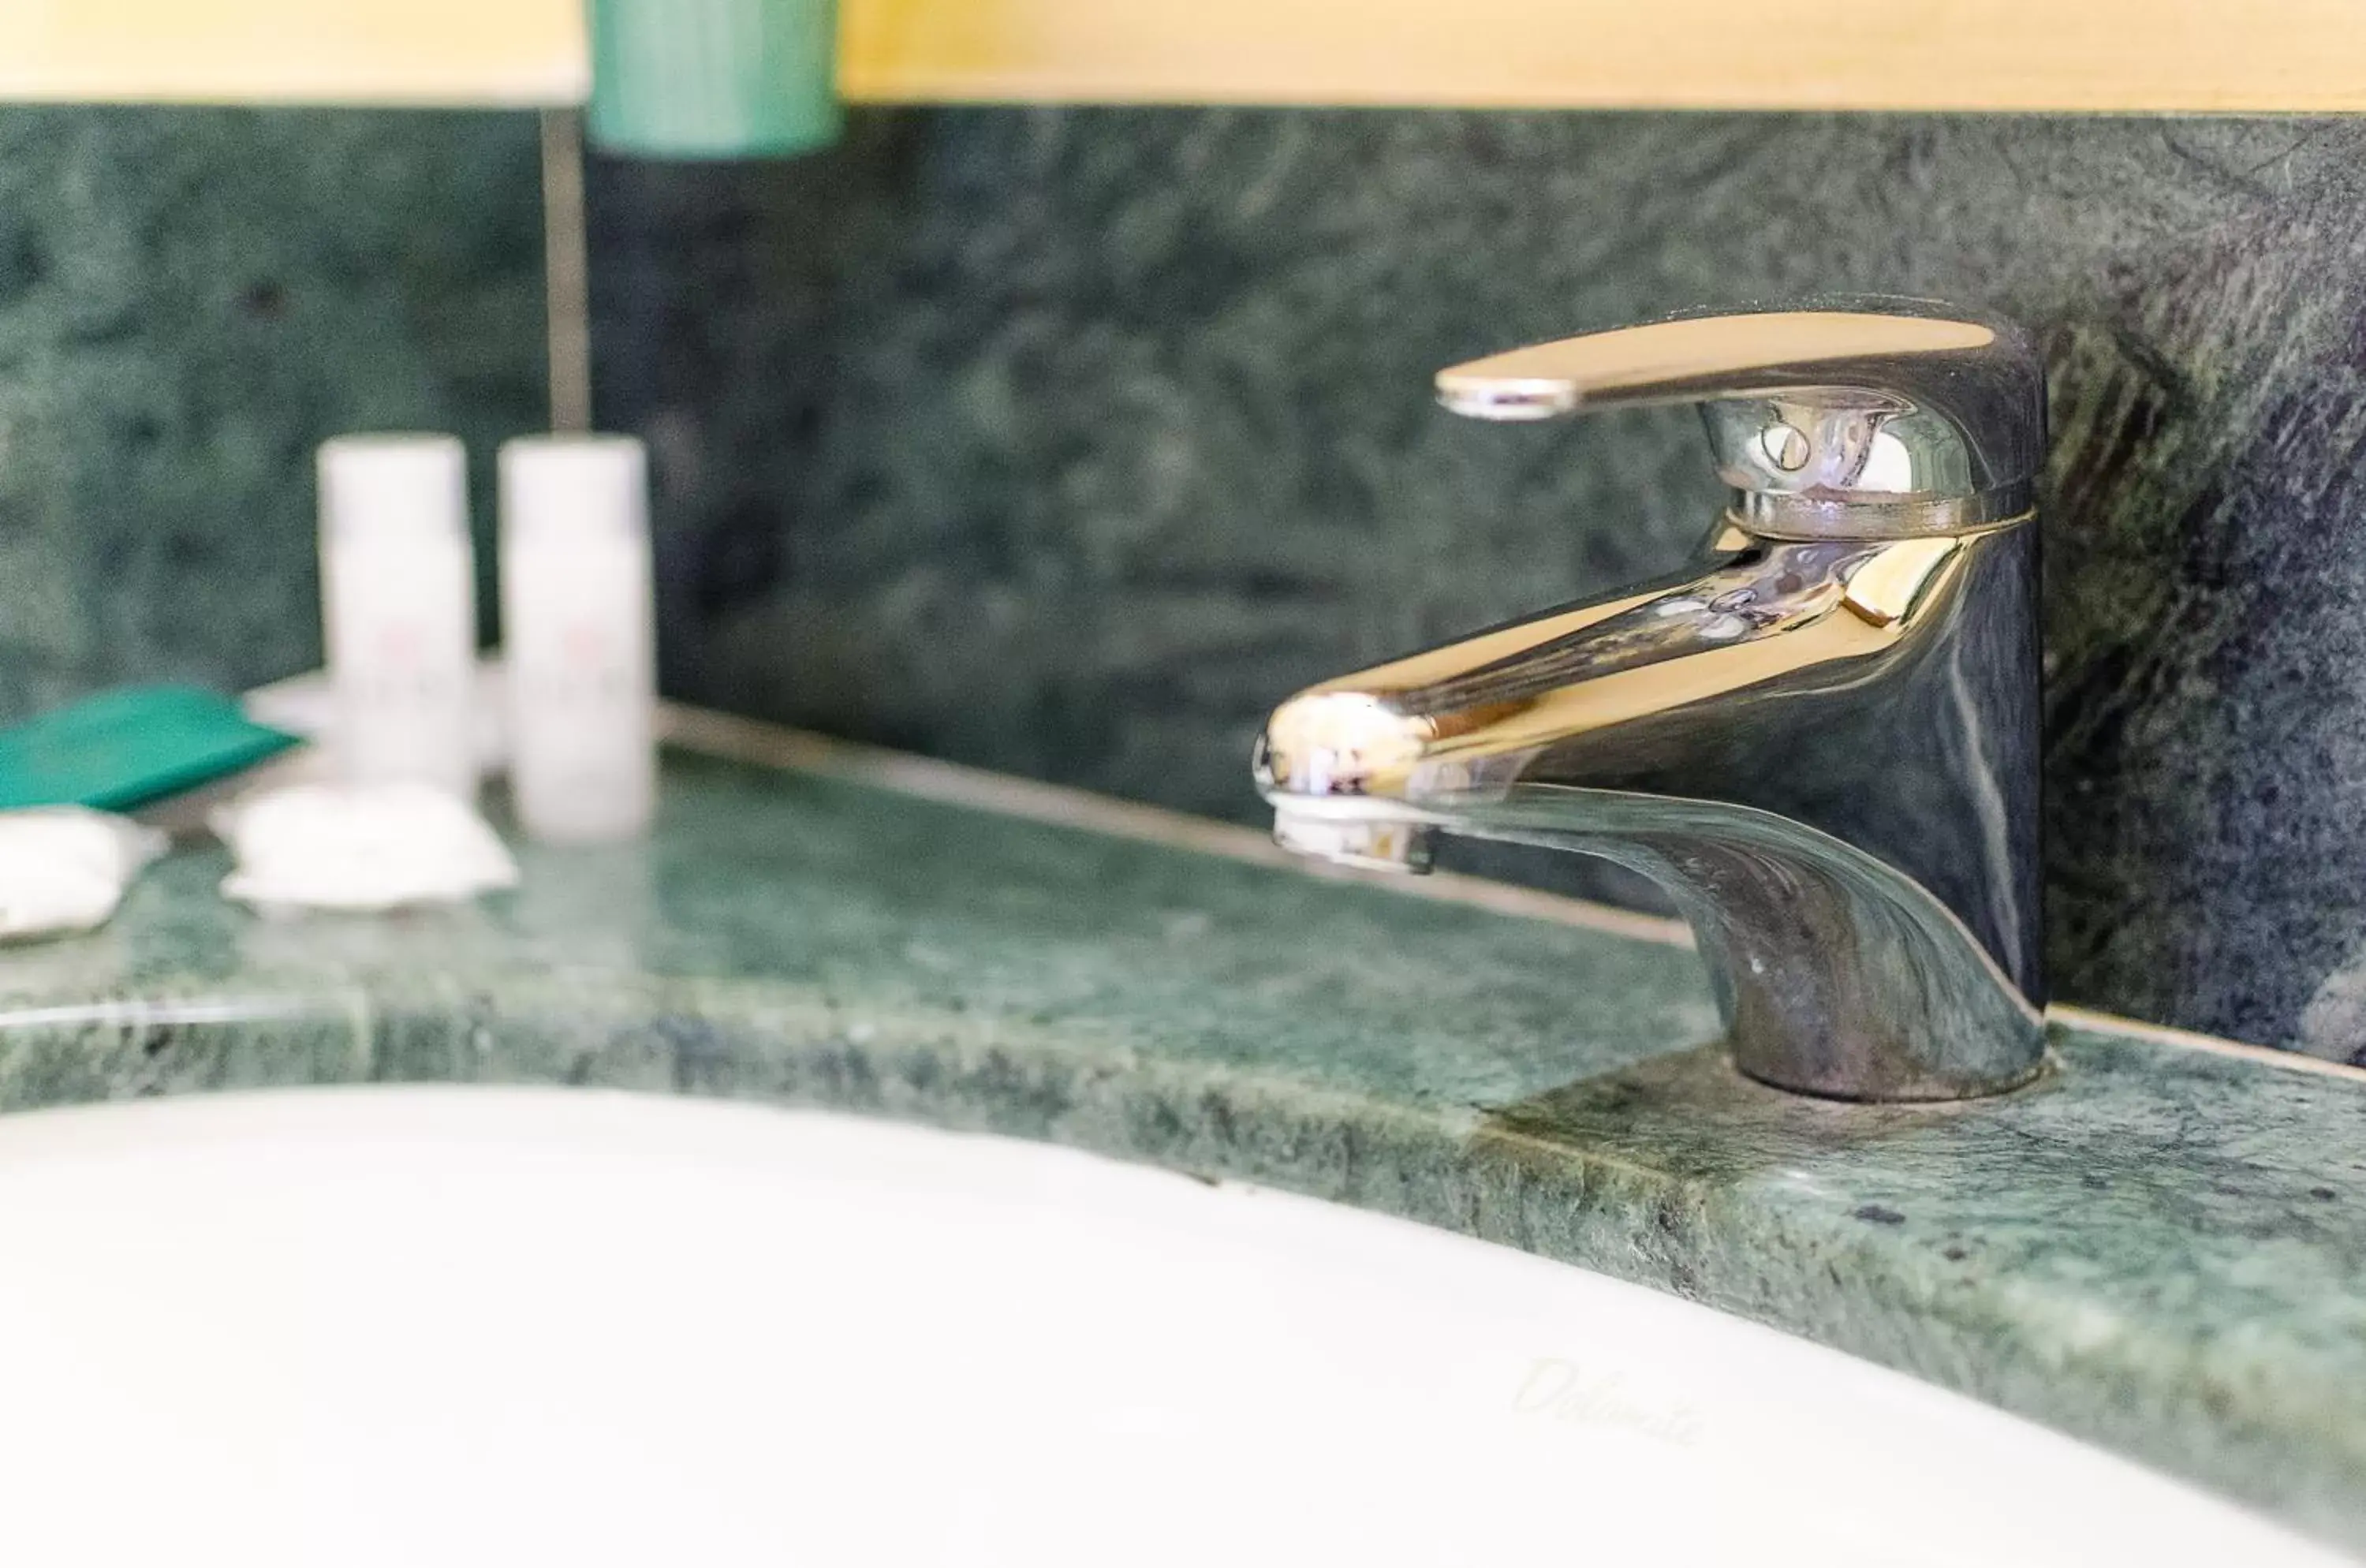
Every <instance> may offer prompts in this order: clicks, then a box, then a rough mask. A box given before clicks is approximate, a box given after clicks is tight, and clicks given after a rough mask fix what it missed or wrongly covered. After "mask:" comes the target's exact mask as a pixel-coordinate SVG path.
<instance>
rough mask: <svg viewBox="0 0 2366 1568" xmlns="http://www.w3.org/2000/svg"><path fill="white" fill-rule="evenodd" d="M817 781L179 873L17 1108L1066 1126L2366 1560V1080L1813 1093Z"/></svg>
mask: <svg viewBox="0 0 2366 1568" xmlns="http://www.w3.org/2000/svg"><path fill="white" fill-rule="evenodd" d="M799 744H802V743H794V744H790V746H789V749H790V750H797V749H798V745H799ZM802 754H805V755H807V756H808V757H809V758H810V759H814V760H818V761H822V762H823V763H824V765H825V767H828V768H834V769H835V770H836V774H837V776H830V775H829V774H828V773H802V772H782V771H778V770H774V769H770V768H765V767H760V766H756V765H752V764H749V763H746V762H738V761H723V760H718V759H715V758H711V757H703V756H696V755H690V754H684V753H677V754H675V755H673V756H672V757H671V758H670V761H669V763H668V777H667V789H666V795H665V804H664V810H663V816H662V819H661V821H660V824H659V829H658V830H657V831H656V833H655V834H654V836H653V837H652V838H651V839H650V840H648V842H647V843H645V844H640V845H635V846H631V847H627V848H618V849H606V850H597V851H573V852H560V851H553V850H544V849H537V848H532V847H528V848H525V849H524V850H523V851H522V852H521V855H522V859H523V861H524V869H525V881H524V886H523V887H522V888H521V889H520V890H519V891H518V892H516V893H515V894H513V895H506V896H502V897H494V898H490V899H488V900H486V901H485V902H483V903H482V904H480V905H479V906H476V907H472V908H461V909H455V910H448V911H437V912H432V913H418V914H411V915H405V916H401V917H398V918H389V919H355V918H351V917H307V918H302V919H288V920H265V919H257V918H255V917H254V916H252V915H250V914H247V913H245V912H243V911H242V910H239V909H237V908H232V907H230V906H228V905H226V904H224V903H223V902H222V901H221V900H220V899H219V898H218V897H216V896H215V894H214V886H215V884H216V883H217V882H218V881H219V880H220V876H221V874H222V872H223V870H224V863H223V861H222V859H221V857H220V853H219V852H215V851H212V850H209V849H208V850H187V851H184V852H181V853H179V854H176V855H175V856H174V857H172V858H171V859H169V860H167V861H166V862H164V863H162V864H160V865H159V866H157V867H156V868H154V870H152V872H151V873H150V874H149V875H148V876H147V877H146V878H145V879H144V880H143V881H142V882H141V884H140V885H139V886H138V887H136V888H135V889H134V890H133V892H132V894H131V896H130V898H129V899H128V901H127V902H126V905H125V907H124V908H123V909H122V911H121V912H120V914H119V915H118V918H117V919H116V920H115V921H114V922H113V924H111V925H110V926H109V927H108V928H107V929H106V930H105V931H101V932H98V933H96V934H95V935H92V936H89V937H85V938H79V939H75V940H73V941H69V942H58V943H52V944H49V945H45V946H34V947H20V948H14V949H8V950H6V951H5V952H0V1108H6V1109H10V1110H20V1109H24V1108H28V1107H36V1106H47V1105H58V1104H64V1103H73V1102H84V1101H92V1100H109V1099H122V1098H129V1097H133V1096H141V1095H153V1094H170V1093H180V1092H185V1091H194V1090H199V1089H226V1088H251V1087H262V1086H270V1085H297V1084H322V1083H360V1082H416V1081H426V1080H434V1081H446V1080H458V1081H473V1082H506V1083H515V1082H544V1083H567V1084H596V1085H604V1086H611V1087H616V1088H624V1089H647V1090H652V1091H656V1092H661V1093H683V1094H707V1095H723V1096H732V1097H740V1098H748V1099H758V1100H780V1101H783V1102H795V1103H800V1104H817V1105H827V1106H835V1107H840V1108H844V1109H846V1110H850V1111H862V1112H867V1113H875V1114H882V1115H888V1116H896V1117H902V1118H908V1119H912V1120H917V1121H923V1122H934V1123H938V1124H941V1125H945V1126H951V1127H960V1128H975V1129H983V1130H991V1131H994V1132H998V1133H1005V1134H1018V1135H1020V1136H1025V1137H1033V1138H1043V1139H1049V1140H1053V1141H1055V1142H1059V1143H1064V1144H1072V1145H1080V1146H1083V1147H1086V1148H1090V1149H1097V1150H1100V1151H1102V1152H1105V1153H1108V1154H1112V1155H1117V1156H1123V1157H1126V1158H1131V1159H1138V1160H1145V1161H1152V1162H1155V1163H1158V1164H1162V1165H1167V1166H1173V1167H1177V1168H1183V1169H1186V1170H1190V1171H1194V1172H1200V1173H1204V1174H1209V1175H1222V1176H1229V1177H1237V1178H1242V1179H1249V1180H1254V1181H1258V1182H1264V1183H1268V1184H1271V1185H1274V1186H1278V1187H1284V1188H1290V1189H1293V1190H1299V1191H1302V1192H1308V1193H1313V1194H1314V1195H1317V1196H1320V1197H1324V1198H1329V1199H1335V1200H1337V1201H1342V1202H1347V1203H1354V1204H1358V1205H1361V1206H1364V1207H1367V1208H1371V1209H1377V1210H1380V1211H1383V1212H1386V1213H1393V1214H1399V1215H1404V1216H1407V1217H1410V1218H1413V1219H1416V1220H1421V1221H1425V1222H1427V1223H1430V1224H1437V1225H1442V1226H1446V1227H1448V1228H1450V1229H1454V1230H1458V1231H1462V1232H1465V1233H1468V1234H1470V1235H1477V1236H1481V1237H1484V1238H1486V1239H1489V1240H1493V1241H1499V1242H1503V1243H1506V1244H1508V1245H1511V1246H1514V1247H1521V1248H1524V1249H1527V1250H1528V1251H1532V1252H1537V1253H1541V1254H1544V1255H1546V1256H1549V1257H1552V1258H1562V1259H1566V1260H1568V1261H1570V1262H1572V1263H1579V1264H1583V1265H1585V1266H1587V1267H1589V1268H1594V1269H1602V1270H1604V1271H1606V1272H1608V1273H1611V1274H1614V1275H1617V1276H1619V1277H1621V1278H1624V1279H1628V1280H1639V1281H1641V1282H1643V1283H1646V1284H1650V1285H1654V1286H1658V1287H1660V1288H1662V1289H1664V1290H1668V1291H1672V1292H1676V1293H1678V1294H1680V1295H1684V1296H1687V1297H1690V1298H1692V1299H1694V1300H1696V1301H1701V1302H1706V1303H1711V1304H1713V1305H1716V1306H1718V1307H1722V1308H1726V1309H1728V1310H1729V1311H1733V1312H1737V1313H1740V1314H1744V1315H1745V1316H1749V1317H1752V1318H1755V1319H1758V1320H1761V1321H1763V1322H1766V1323H1770V1324H1774V1325H1778V1326H1780V1327H1783V1328H1786V1329H1790V1330H1792V1331H1794V1332H1797V1333H1799V1334H1802V1335H1805V1336H1807V1337H1810V1338H1813V1339H1817V1340H1820V1341H1822V1342H1824V1343H1827V1344H1830V1345H1833V1346H1836V1347H1839V1348H1842V1349H1845V1350H1849V1351H1853V1352H1854V1353H1856V1354H1859V1355H1863V1356H1866V1357H1870V1358H1871V1359H1875V1360H1876V1361H1880V1362H1883V1363H1886V1364H1887V1365H1890V1366H1893V1367H1897V1368H1899V1369H1902V1370H1904V1371H1910V1372H1913V1373H1916V1374H1919V1375H1921V1376H1922V1377H1925V1378H1928V1379H1931V1380H1932V1381H1934V1382H1939V1383H1942V1384H1944V1385H1946V1386H1948V1387H1951V1388H1955V1389H1958V1390H1961V1391H1963V1392H1965V1393H1970V1394H1972V1395H1975V1396H1977V1397H1978V1398H1980V1399H1983V1400H1987V1401H1989V1402H1990V1403H1992V1404H1998V1405H2000V1406H2002V1407H2004V1408H2006V1409H2008V1410H2011V1411H2015V1412H2018V1413H2020V1414H2022V1415H2024V1416H2031V1417H2034V1418H2035V1419H2037V1420H2039V1421H2043V1422H2045V1423H2047V1424H2049V1425H2051V1426H2054V1427H2059V1428H2061V1429H2063V1430H2066V1431H2068V1432H2070V1433H2073V1434H2075V1435H2077V1436H2079V1437H2083V1438H2089V1439H2090V1440H2093V1441H2095V1442H2097V1443H2100V1444H2102V1445H2104V1446H2106V1447H2109V1448H2112V1449H2114V1450H2119V1451H2122V1452H2124V1453H2126V1454H2129V1455H2131V1456H2134V1457H2135V1458H2138V1459H2141V1460H2144V1461H2148V1462H2150V1463H2153V1464H2156V1465H2158V1466H2159V1467H2161V1468H2163V1469H2166V1470H2168V1471H2170V1472H2176V1473H2179V1474H2181V1475H2184V1476H2187V1477H2190V1478H2191V1479H2193V1480H2196V1481H2198V1482H2201V1483H2204V1484H2206V1485H2209V1486H2212V1487H2214V1488H2216V1489H2218V1490H2220V1491H2222V1492H2224V1493H2225V1494H2228V1495H2233V1496H2236V1497H2237V1498H2241V1499H2244V1500H2247V1501H2249V1502H2251V1503H2253V1504H2256V1505H2258V1506H2262V1507H2264V1508H2266V1509H2267V1510H2268V1511H2270V1512H2271V1513H2273V1514H2275V1515H2278V1516H2280V1517H2283V1518H2286V1519H2288V1520H2291V1521H2293V1522H2294V1523H2297V1524H2299V1525H2301V1526H2303V1527H2304V1528H2306V1529H2311V1530H2312V1531H2314V1532H2315V1533H2318V1534H2321V1535H2325V1536H2327V1537H2330V1538H2332V1539H2335V1540H2341V1541H2345V1542H2347V1543H2349V1545H2351V1546H2352V1547H2355V1548H2366V1077H2359V1076H2344V1075H2342V1074H2340V1073H2338V1072H2327V1071H2319V1072H2308V1071H2304V1070H2299V1069H2297V1068H2289V1067H2283V1066H2276V1065H2272V1064H2269V1063H2265V1062H2262V1061H2259V1060H2255V1059H2250V1058H2247V1057H2245V1056H2243V1055H2238V1054H2235V1053H2233V1052H2229V1051H2214V1050H2209V1049H2203V1048H2199V1047H2197V1046H2193V1045H2188V1044H2180V1043H2177V1042H2176V1041H2174V1040H2172V1039H2169V1038H2166V1037H2160V1036H2154V1035H2147V1034H2143V1033H2139V1032H2112V1031H2106V1030H2101V1029H2079V1030H2067V1029H2066V1030H2059V1031H2057V1038H2056V1053H2057V1056H2058V1070H2057V1071H2056V1072H2055V1073H2053V1074H2052V1075H2050V1076H2049V1077H2047V1078H2046V1079H2045V1081H2043V1082H2042V1083H2041V1084H2039V1085H2038V1086H2037V1087H2035V1088H2033V1089H2028V1090H2025V1091H2022V1093H2019V1094H2016V1095H2013V1096H2011V1097H2008V1098H2006V1099H2002V1100H1988V1101H1981V1102H1977V1103H1974V1104H1969V1105H1961V1106H1954V1107H1944V1108H1916V1109H1903V1108H1871V1107H1859V1106H1844V1105H1835V1104H1827V1103H1821V1102H1817V1101H1812V1100H1799V1099H1794V1098H1791V1097H1788V1096H1785V1095H1782V1094H1779V1093H1776V1092H1775V1091H1773V1090H1769V1089H1762V1088H1759V1087H1757V1086H1756V1085H1753V1084H1751V1083H1749V1082H1747V1081H1745V1080H1742V1079H1741V1078H1740V1077H1737V1076H1736V1075H1735V1074H1734V1073H1733V1072H1732V1071H1731V1070H1730V1069H1729V1067H1728V1066H1726V1065H1725V1063H1724V1062H1723V1060H1722V1059H1721V1057H1720V1056H1719V1055H1718V1053H1717V1051H1716V1050H1715V1049H1714V1048H1713V1047H1712V1046H1711V1045H1709V1044H1708V1043H1707V1042H1708V1041H1709V1040H1710V1039H1711V1037H1712V1036H1713V1034H1714V1032H1715V1018H1714V1013H1713V1010H1712V1009H1711V1006H1710V1002H1709V998H1708V996H1707V988H1706V985H1705V982H1704V980H1703V978H1702V976H1701V975H1700V973H1699V971H1698V969H1697V967H1696V961H1695V959H1694V958H1693V955H1692V954H1691V953H1689V952H1687V951H1685V950H1684V949H1683V948H1682V947H1679V946H1674V945H1671V944H1670V943H1668V942H1664V941H1656V942H1655V941H1649V940H1640V939H1639V938H1637V937H1635V936H1631V935H1620V934H1617V932H1616V931H1614V930H1606V929H1600V928H1589V927H1588V926H1587V925H1586V924H1584V923H1583V917H1582V914H1580V913H1577V912H1576V911H1574V910H1572V912H1571V914H1570V915H1569V916H1568V918H1561V919H1530V918H1519V917H1517V916H1515V915H1510V914H1505V913H1502V912H1496V911H1493V910H1490V909H1488V908H1480V907H1474V906H1472V905H1470V904H1468V903H1461V902H1455V901H1451V900H1445V899H1439V898H1433V897H1404V896H1403V894H1401V893H1399V892H1394V891H1391V890H1388V889H1385V888H1377V887H1371V886H1360V885H1356V884H1350V883H1341V882H1337V881H1334V880H1326V879H1323V878H1319V877H1315V876H1312V875H1306V874H1298V873H1295V872H1292V871H1290V870H1287V869H1280V868H1277V867H1275V866H1272V865H1268V864H1261V863H1256V857H1255V856H1254V855H1253V854H1248V853H1246V852H1242V853H1238V854H1234V855H1225V854H1213V853H1207V852H1201V851H1200V850H1198V849H1194V848H1190V847H1185V844H1186V843H1187V842H1189V841H1190V840H1200V841H1201V842H1203V843H1214V844H1216V845H1217V846H1218V847H1219V848H1224V847H1228V846H1233V845H1236V844H1237V843H1239V842H1240V840H1231V839H1229V838H1227V837H1225V835H1226V834H1227V833H1228V832H1229V830H1225V829H1213V828H1206V829H1194V828H1189V827H1182V828H1178V829H1177V830H1176V833H1175V835H1174V836H1175V837H1176V838H1177V840H1180V841H1178V842H1175V843H1162V842H1155V841H1146V840H1144V839H1143V838H1141V837H1135V838H1127V837H1121V836H1114V835H1111V834H1108V833H1103V832H1098V831H1089V830H1086V829H1080V828H1076V827H1072V826H1062V825H1058V824H1055V823H1051V822H1046V821H1042V820H1031V819H1028V818H1025V817H1021V816H1014V815H1008V814H1000V813H995V812H988V811H985V810H980V809H974V808H971V807H963V806H960V805H954V804H948V803H946V802H945V801H943V800H941V799H929V798H922V797H919V796H916V795H913V794H911V793H909V790H910V789H911V788H912V787H914V786H915V781H919V787H921V788H923V790H924V792H925V791H927V790H935V791H936V792H937V793H939V794H942V793H945V787H952V792H953V793H956V794H958V793H960V792H961V790H962V789H963V788H968V787H970V786H967V785H960V784H958V783H957V782H956V784H955V785H953V786H945V781H946V780H948V779H954V780H956V781H957V779H958V776H957V775H954V774H952V773H946V772H945V771H943V770H934V771H931V765H928V764H911V763H893V762H884V763H883V762H862V761H860V760H859V759H857V760H855V761H847V759H848V758H851V757H853V754H852V753H846V754H843V755H842V756H839V757H837V758H836V760H835V761H834V760H833V754H831V753H828V752H826V751H820V750H815V749H813V748H812V747H810V746H809V745H808V746H805V747H804V751H803V753H802ZM862 773H875V774H877V775H878V780H879V782H876V783H864V782H858V781H857V780H856V779H855V778H852V777H850V776H847V775H849V774H862ZM883 784H884V785H893V786H896V787H883ZM941 786H944V787H941ZM981 787H982V788H983V789H984V790H985V792H986V793H992V789H993V786H991V785H986V786H981ZM1019 787H1020V786H1012V788H1013V789H1014V790H1017V789H1019ZM1020 798H1023V799H1024V801H1025V802H1027V803H1028V805H1027V809H1029V810H1032V811H1034V812H1035V813H1036V815H1037V816H1039V817H1040V816H1042V815H1044V814H1045V813H1046V811H1047V810H1048V811H1050V812H1052V813H1053V814H1056V812H1057V810H1058V809H1059V808H1058V807H1057V806H1056V805H1054V806H1053V807H1045V806H1044V804H1043V803H1044V800H1045V798H1046V797H1045V796H1043V795H1042V794H1041V793H1040V792H1038V793H1034V794H1024V795H1022V796H1020ZM1112 809H1114V808H1112ZM1083 815H1085V816H1086V817H1088V818H1089V817H1091V816H1093V815H1094V814H1093V813H1092V812H1091V811H1089V810H1087V811H1086V812H1084V813H1083ZM1126 820H1127V822H1128V823H1129V824H1130V825H1132V826H1134V827H1137V828H1138V827H1139V825H1140V824H1141V823H1142V822H1143V821H1144V820H1146V819H1145V818H1138V817H1137V818H1127V819H1126ZM1149 831H1151V832H1153V833H1154V834H1155V832H1157V831H1159V829H1156V828H1155V827H1153V828H1152V829H1149ZM1524 897H1525V896H1524ZM1528 907H1531V908H1541V907H1542V903H1541V901H1538V900H1534V899H1530V900H1529V901H1528Z"/></svg>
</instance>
